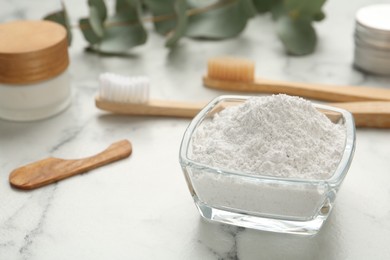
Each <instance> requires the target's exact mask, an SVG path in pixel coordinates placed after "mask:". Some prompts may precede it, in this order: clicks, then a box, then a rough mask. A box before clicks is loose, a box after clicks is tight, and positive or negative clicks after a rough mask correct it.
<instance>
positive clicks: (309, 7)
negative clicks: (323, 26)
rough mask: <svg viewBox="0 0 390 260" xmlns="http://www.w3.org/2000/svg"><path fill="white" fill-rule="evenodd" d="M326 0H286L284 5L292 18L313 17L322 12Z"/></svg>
mask: <svg viewBox="0 0 390 260" xmlns="http://www.w3.org/2000/svg"><path fill="white" fill-rule="evenodd" d="M325 1H326V0H284V1H283V5H284V6H285V7H286V9H287V10H288V12H289V14H290V16H292V18H296V17H313V16H314V15H315V14H317V13H319V12H321V8H322V6H323V5H324V3H325Z"/></svg>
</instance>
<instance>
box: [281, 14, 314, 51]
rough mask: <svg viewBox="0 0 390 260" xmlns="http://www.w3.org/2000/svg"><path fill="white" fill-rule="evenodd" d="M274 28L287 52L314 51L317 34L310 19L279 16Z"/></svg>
mask: <svg viewBox="0 0 390 260" xmlns="http://www.w3.org/2000/svg"><path fill="white" fill-rule="evenodd" d="M276 30H277V33H278V36H279V38H280V39H281V40H282V43H283V45H284V47H285V48H286V50H287V52H288V53H289V54H293V55H305V54H309V53H312V52H313V51H314V49H315V46H316V43H317V36H316V32H315V30H314V28H313V26H312V24H311V21H310V20H308V19H298V20H297V19H292V18H291V17H289V16H280V17H279V18H278V19H277V20H276Z"/></svg>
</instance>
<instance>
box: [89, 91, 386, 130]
mask: <svg viewBox="0 0 390 260" xmlns="http://www.w3.org/2000/svg"><path fill="white" fill-rule="evenodd" d="M95 102H96V106H97V107H98V108H100V109H103V110H106V111H110V112H113V113H118V114H126V115H139V116H168V117H169V116H171V117H185V118H192V117H194V116H195V115H196V114H197V113H198V112H199V111H200V110H201V109H202V108H203V107H204V106H205V105H206V103H203V104H202V103H199V104H197V103H184V102H176V101H175V102H172V101H163V100H161V101H160V100H158V101H157V100H153V101H150V102H148V103H147V104H128V103H116V102H108V101H105V100H100V98H99V97H97V98H96V100H95ZM328 105H330V106H335V107H339V108H343V109H346V110H348V111H349V112H351V113H352V114H353V116H354V118H355V124H356V126H359V127H374V128H390V101H387V102H386V101H363V102H344V103H328ZM328 116H329V115H328Z"/></svg>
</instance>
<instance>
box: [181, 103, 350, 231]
mask: <svg viewBox="0 0 390 260" xmlns="http://www.w3.org/2000/svg"><path fill="white" fill-rule="evenodd" d="M248 98H250V97H249V96H220V97H217V98H215V99H214V100H213V101H211V102H210V103H209V104H208V105H207V106H206V107H204V108H203V109H202V110H201V111H200V112H199V114H198V115H197V116H196V117H195V118H194V119H193V120H192V122H191V123H190V125H189V126H188V128H187V130H186V132H185V133H184V136H183V139H182V143H181V147H180V154H179V159H180V164H181V167H182V170H183V172H184V176H185V178H186V181H187V184H188V188H189V190H190V193H191V195H192V197H193V199H194V201H195V204H196V206H197V208H198V210H199V212H200V215H201V216H202V217H203V218H205V219H207V220H211V221H217V222H221V223H225V224H232V225H236V226H241V227H246V228H253V229H258V230H266V231H273V232H280V233H293V234H302V235H314V234H316V233H317V232H318V231H319V229H320V228H321V226H322V225H323V223H324V222H325V220H326V219H327V217H328V216H329V214H330V212H331V210H332V208H333V206H334V202H335V199H336V195H337V192H338V190H339V188H340V185H341V183H342V182H343V180H344V177H345V175H346V174H347V171H348V169H349V166H350V164H351V161H352V157H353V153H354V150H355V124H354V120H353V117H352V115H351V113H349V112H348V111H346V110H343V109H339V108H335V107H330V106H325V105H319V104H313V105H314V106H315V107H316V108H317V109H318V110H319V111H321V112H322V113H324V114H325V115H327V116H328V118H329V119H330V120H331V121H332V122H334V123H337V124H344V125H345V126H346V127H345V129H346V139H345V146H344V152H343V155H342V158H341V160H340V163H339V165H338V167H337V169H336V171H335V172H334V173H333V175H332V177H330V178H329V179H326V180H313V179H310V180H309V179H293V178H281V177H272V174H271V176H270V174H268V175H265V174H264V175H253V174H249V173H246V172H241V171H235V170H229V169H223V168H218V167H212V166H210V165H205V164H202V163H199V162H196V161H193V160H192V159H191V153H192V137H193V135H194V134H195V133H196V131H197V129H199V127H200V126H201V125H202V124H203V123H204V122H206V121H207V120H212V118H213V115H214V114H216V113H218V112H219V111H222V110H223V109H225V108H226V107H228V106H234V105H238V104H240V103H243V102H245V101H246V100H247V99H248Z"/></svg>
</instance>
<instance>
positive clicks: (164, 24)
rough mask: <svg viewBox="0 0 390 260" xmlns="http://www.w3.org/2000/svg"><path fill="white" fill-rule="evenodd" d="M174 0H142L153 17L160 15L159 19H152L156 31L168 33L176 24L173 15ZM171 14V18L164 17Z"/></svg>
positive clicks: (163, 33)
mask: <svg viewBox="0 0 390 260" xmlns="http://www.w3.org/2000/svg"><path fill="white" fill-rule="evenodd" d="M175 2H176V0H164V1H162V0H144V3H145V5H146V6H147V7H148V9H149V10H150V12H151V13H152V14H153V16H154V17H161V18H162V19H161V20H157V21H154V22H153V24H154V27H155V29H156V31H157V32H158V33H160V34H162V35H166V34H168V33H169V32H170V31H172V30H173V29H174V28H175V26H176V20H175V19H173V18H174V17H175V13H176V11H175ZM170 16H172V19H164V18H165V17H170Z"/></svg>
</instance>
